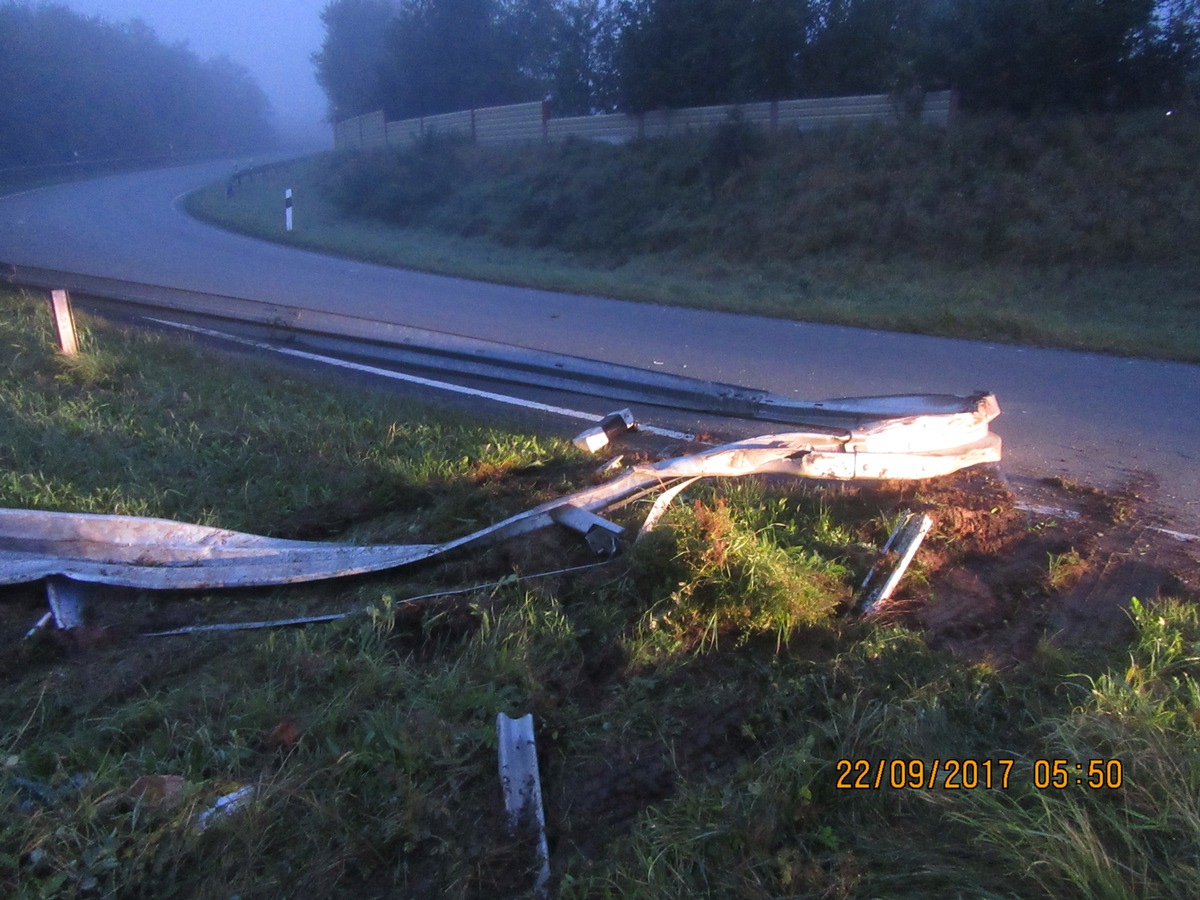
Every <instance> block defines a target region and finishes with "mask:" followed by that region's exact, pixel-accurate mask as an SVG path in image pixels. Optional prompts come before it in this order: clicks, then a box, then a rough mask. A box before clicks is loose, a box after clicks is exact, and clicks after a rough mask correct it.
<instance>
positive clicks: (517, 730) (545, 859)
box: [496, 713, 550, 897]
mask: <svg viewBox="0 0 1200 900" xmlns="http://www.w3.org/2000/svg"><path fill="white" fill-rule="evenodd" d="M496 738H497V742H498V744H499V759H500V789H501V791H502V792H503V794H504V809H505V811H506V812H507V813H508V827H509V830H510V831H514V832H515V831H516V830H517V829H518V828H519V827H521V826H522V825H524V826H527V827H531V828H533V829H534V830H536V832H537V836H538V859H539V860H540V862H541V867H540V869H539V870H538V876H537V882H536V883H535V884H534V888H533V890H534V894H535V895H536V896H539V897H544V896H546V883H547V882H548V881H549V880H550V849H549V847H548V846H547V845H546V815H545V812H544V809H543V807H542V780H541V776H540V775H539V774H538V760H537V747H536V745H535V744H534V740H533V714H532V713H526V714H525V715H523V716H522V717H521V718H519V719H512V718H509V717H508V716H507V715H505V714H504V713H500V714H499V715H497V716H496Z"/></svg>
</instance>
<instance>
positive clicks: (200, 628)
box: [46, 560, 607, 637]
mask: <svg viewBox="0 0 1200 900" xmlns="http://www.w3.org/2000/svg"><path fill="white" fill-rule="evenodd" d="M606 563H607V560H606V561H605V562H597V563H588V564H586V565H582V566H568V567H567V568H565V569H554V570H552V571H550V572H533V573H531V574H529V575H509V576H508V577H506V578H502V579H500V580H499V581H489V582H487V583H486V584H475V585H472V586H471V587H465V588H452V589H450V590H446V591H434V592H433V593H432V594H421V595H419V596H417V597H406V598H405V599H403V600H397V601H396V606H410V605H412V604H416V603H423V602H425V601H426V600H439V599H441V598H443V597H458V596H461V595H462V594H475V593H478V592H479V591H486V590H488V589H489V588H497V587H500V586H501V585H504V584H514V583H518V582H522V581H531V580H533V579H535V578H549V577H551V576H552V575H573V574H575V573H576V572H586V571H587V570H588V569H595V568H598V567H599V566H603V565H605V564H606ZM370 608H371V607H369V606H360V607H357V608H355V609H351V610H348V611H347V612H340V613H326V614H325V615H318V616H300V617H298V618H289V619H270V620H268V621H265V622H218V623H214V624H210V625H186V626H184V627H183V628H172V629H171V630H170V631H151V632H146V633H145V634H143V635H142V637H176V636H179V635H185V634H206V633H211V632H220V631H255V630H258V629H261V628H287V627H290V626H293V625H323V624H325V623H327V622H337V621H340V620H341V619H348V618H349V617H350V616H355V615H359V614H361V613H365V612H367V611H368V610H369V609H370ZM46 615H47V616H49V615H50V614H49V613H46Z"/></svg>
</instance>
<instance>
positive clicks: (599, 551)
mask: <svg viewBox="0 0 1200 900" xmlns="http://www.w3.org/2000/svg"><path fill="white" fill-rule="evenodd" d="M550 518H552V519H553V520H554V521H555V522H557V523H558V524H559V525H563V526H565V527H567V528H570V529H571V530H572V531H575V532H578V533H579V534H582V535H583V539H584V540H585V541H587V545H588V546H589V547H591V548H592V550H593V551H595V553H596V555H597V556H600V557H604V558H606V559H607V558H609V557H613V556H616V555H617V553H618V552H619V550H620V546H619V545H618V544H617V538H619V537H620V536H621V535H623V534H624V533H625V529H624V528H622V527H621V526H620V525H617V524H616V523H615V522H610V521H608V519H602V518H601V517H600V516H598V515H596V514H595V513H593V512H588V511H587V510H586V509H580V508H579V507H578V506H575V505H574V504H571V503H564V504H563V505H562V506H556V507H555V508H554V509H552V510H550Z"/></svg>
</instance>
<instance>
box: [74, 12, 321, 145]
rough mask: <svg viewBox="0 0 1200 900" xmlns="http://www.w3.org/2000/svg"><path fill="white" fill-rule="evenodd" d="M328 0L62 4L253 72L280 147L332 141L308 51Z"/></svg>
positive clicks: (317, 41) (316, 40)
mask: <svg viewBox="0 0 1200 900" xmlns="http://www.w3.org/2000/svg"><path fill="white" fill-rule="evenodd" d="M327 3H328V0H65V2H64V3H63V5H65V6H67V7H68V8H70V9H72V10H75V11H76V12H79V13H82V14H83V15H87V16H98V17H100V18H103V19H107V20H108V21H110V22H128V21H130V20H133V19H141V20H142V21H143V22H145V23H146V24H147V25H149V26H150V27H151V28H153V29H154V31H155V32H156V33H157V34H158V37H159V39H160V40H162V41H163V43H167V44H174V43H179V42H183V43H186V44H187V45H188V47H189V48H191V50H192V51H193V52H195V53H196V55H197V56H200V57H201V58H204V59H207V58H210V57H214V56H220V55H222V54H224V55H227V56H228V57H229V58H230V59H232V60H234V61H235V62H238V63H241V64H242V65H244V66H245V67H246V68H247V69H249V70H250V72H251V73H252V74H253V75H254V78H255V79H256V80H257V81H258V83H259V85H260V86H261V87H262V89H263V91H265V92H266V94H267V97H268V98H269V99H270V101H271V106H272V108H273V109H274V112H275V116H274V123H275V126H276V129H277V130H278V132H279V136H280V140H281V141H282V142H283V143H284V145H285V146H289V147H297V148H310V147H324V146H329V145H330V144H331V143H332V138H331V129H330V126H329V125H328V124H327V123H326V122H325V121H324V119H325V112H326V100H325V95H324V93H323V92H322V91H321V88H320V87H319V86H318V85H317V81H316V77H315V75H314V72H315V70H314V68H313V64H312V61H311V56H312V54H313V53H314V52H315V51H316V50H318V49H320V46H321V42H322V40H323V39H324V34H325V32H324V27H323V25H322V24H321V19H320V13H321V10H322V9H323V8H324V7H325V5H326V4H327Z"/></svg>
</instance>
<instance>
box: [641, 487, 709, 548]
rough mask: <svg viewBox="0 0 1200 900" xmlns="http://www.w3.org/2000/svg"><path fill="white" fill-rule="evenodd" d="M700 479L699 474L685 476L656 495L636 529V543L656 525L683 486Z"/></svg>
mask: <svg viewBox="0 0 1200 900" xmlns="http://www.w3.org/2000/svg"><path fill="white" fill-rule="evenodd" d="M699 480H700V477H699V476H696V477H695V478H687V479H685V480H683V481H681V482H679V484H677V485H675V486H674V487H672V488H668V489H667V490H665V491H663V492H662V493H661V494H659V495H658V499H657V500H655V501H654V505H653V506H651V507H650V512H649V513H647V514H646V519H645V521H644V522H642V527H641V528H639V529H638V533H637V537H635V538H634V539H633V542H634V543H635V544H636V543H637V542H638V541H640V540H641V539H642V538H644V537H645V536H646V535H648V534H649V533H650V532H651V531H653V530H654V529H655V528H656V527H658V523H659V521H660V520H661V519H662V517H663V514H664V513H666V511H667V507H668V506H670V505H671V503H672V502H673V501H674V500H675V498H676V497H678V496H679V495H680V494H681V493H682V492H683V490H684V489H685V488H687V487H690V486H691V485H693V484H695V483H696V482H697V481H699Z"/></svg>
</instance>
